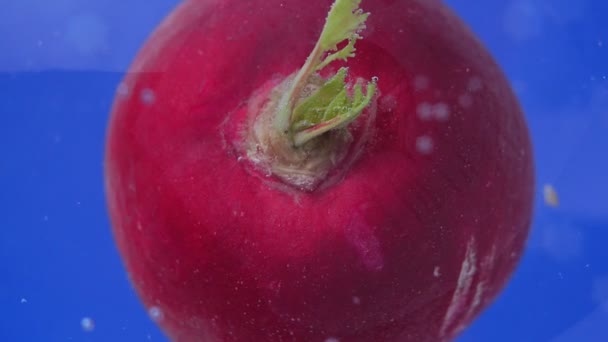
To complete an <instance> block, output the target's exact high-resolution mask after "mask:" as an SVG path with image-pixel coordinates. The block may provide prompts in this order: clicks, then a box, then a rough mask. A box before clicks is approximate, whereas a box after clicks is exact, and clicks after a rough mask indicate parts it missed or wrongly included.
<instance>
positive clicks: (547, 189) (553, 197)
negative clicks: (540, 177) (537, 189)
mask: <svg viewBox="0 0 608 342" xmlns="http://www.w3.org/2000/svg"><path fill="white" fill-rule="evenodd" d="M543 196H544V198H545V204H546V205H548V206H550V207H557V206H559V197H558V195H557V191H556V190H555V188H554V187H553V185H551V184H545V186H544V187H543Z"/></svg>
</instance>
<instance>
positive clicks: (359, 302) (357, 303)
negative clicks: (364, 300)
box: [353, 296, 361, 305]
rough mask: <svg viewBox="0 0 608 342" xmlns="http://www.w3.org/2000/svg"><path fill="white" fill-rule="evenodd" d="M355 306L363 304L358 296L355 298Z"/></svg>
mask: <svg viewBox="0 0 608 342" xmlns="http://www.w3.org/2000/svg"><path fill="white" fill-rule="evenodd" d="M353 304H355V305H359V304H361V298H359V297H357V296H354V297H353Z"/></svg>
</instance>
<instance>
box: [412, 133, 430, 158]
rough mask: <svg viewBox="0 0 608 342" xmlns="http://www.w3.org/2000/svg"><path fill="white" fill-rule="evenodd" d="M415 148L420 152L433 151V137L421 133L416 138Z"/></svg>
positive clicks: (427, 152)
mask: <svg viewBox="0 0 608 342" xmlns="http://www.w3.org/2000/svg"><path fill="white" fill-rule="evenodd" d="M416 150H417V151H418V152H419V153H420V154H429V153H431V152H432V151H433V139H431V137H429V136H428V135H423V136H420V137H418V139H416Z"/></svg>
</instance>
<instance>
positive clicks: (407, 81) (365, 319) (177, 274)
mask: <svg viewBox="0 0 608 342" xmlns="http://www.w3.org/2000/svg"><path fill="white" fill-rule="evenodd" d="M360 5H361V8H362V9H364V12H363V11H361V10H359V6H360ZM328 13H329V14H328ZM368 14H371V15H369V17H368ZM120 90H121V91H120V92H119V94H118V95H117V98H116V102H115V104H114V108H113V113H112V118H111V121H110V126H109V134H108V142H107V155H106V164H105V166H106V182H107V184H106V187H107V195H108V203H109V211H110V214H111V218H112V222H113V226H114V234H115V237H116V241H117V244H118V247H119V249H120V252H121V255H122V257H123V259H124V262H125V264H126V267H127V269H128V271H129V274H130V278H131V280H132V282H133V284H134V286H135V288H136V289H137V292H138V293H139V295H140V296H141V298H142V300H143V302H144V304H145V305H146V307H147V308H148V309H149V312H150V314H151V315H152V316H153V318H154V319H156V320H157V322H158V324H160V326H161V327H162V328H163V330H164V331H165V332H166V333H167V334H168V336H169V337H170V338H171V339H172V340H174V341H187V342H188V341H209V342H215V341H239V342H241V341H252V342H266V341H270V342H272V341H319V342H332V341H334V342H335V341H340V342H345V341H358V342H368V341H369V342H381V341H416V342H424V341H446V340H450V339H452V338H454V337H455V336H456V335H457V334H458V333H459V332H460V331H461V330H462V329H463V328H464V327H466V326H467V325H468V324H469V323H470V322H471V321H472V320H473V319H474V318H475V317H476V316H477V315H478V314H479V313H480V311H481V310H482V309H484V308H485V307H486V306H488V305H489V304H490V302H491V301H492V300H493V299H494V298H495V297H496V296H497V294H498V293H499V291H500V290H501V288H502V287H503V286H504V284H505V283H506V281H507V280H508V278H509V276H510V274H511V273H512V271H513V269H514V268H515V266H516V264H517V262H518V259H519V257H520V255H521V252H522V249H523V247H524V243H525V240H526V237H527V234H528V229H529V223H530V217H531V206H532V193H533V185H534V184H533V182H534V180H533V163H532V155H531V147H530V141H529V136H528V131H527V128H526V125H525V122H524V118H523V115H522V113H521V110H520V107H519V105H518V103H517V100H516V98H515V96H514V94H513V92H512V90H511V89H510V87H509V85H508V82H507V81H506V80H505V77H504V76H503V74H502V72H501V70H500V69H499V67H498V66H497V65H496V64H495V62H494V61H493V59H492V58H491V56H490V55H489V54H488V53H487V52H486V50H485V49H484V47H483V46H482V44H480V43H479V42H478V41H477V40H476V39H475V37H474V36H473V35H472V33H471V32H470V31H469V30H468V29H467V28H466V27H465V25H464V24H463V23H462V22H461V21H460V20H459V19H458V18H457V17H456V16H455V15H454V14H453V13H452V12H451V11H450V10H448V9H447V8H446V7H445V5H444V4H443V3H442V2H441V1H439V0H366V1H365V2H364V3H362V4H360V0H336V1H335V3H334V4H333V6H332V4H331V1H330V0H307V1H297V0H248V1H242V0H190V1H185V2H183V3H182V4H180V5H179V7H178V8H177V9H176V10H175V11H174V12H173V13H172V14H171V15H170V16H169V17H168V18H167V19H166V20H165V21H164V23H163V24H162V25H161V26H160V27H159V28H158V30H157V31H156V32H155V33H154V35H153V36H152V37H151V38H150V40H149V41H148V42H147V44H146V45H145V47H144V48H143V50H142V51H141V52H140V54H139V56H138V57H137V59H136V61H135V63H134V64H133V66H132V68H131V70H130V73H129V74H128V75H127V76H126V78H125V80H124V82H123V84H122V85H121V87H120Z"/></svg>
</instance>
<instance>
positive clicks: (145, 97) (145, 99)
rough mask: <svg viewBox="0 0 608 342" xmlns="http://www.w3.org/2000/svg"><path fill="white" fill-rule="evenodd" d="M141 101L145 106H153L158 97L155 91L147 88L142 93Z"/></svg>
mask: <svg viewBox="0 0 608 342" xmlns="http://www.w3.org/2000/svg"><path fill="white" fill-rule="evenodd" d="M140 99H141V102H142V103H143V104H145V105H151V104H153V103H154V101H155V100H156V95H154V91H153V90H152V89H149V88H145V89H144V90H142V91H141V94H140Z"/></svg>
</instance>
